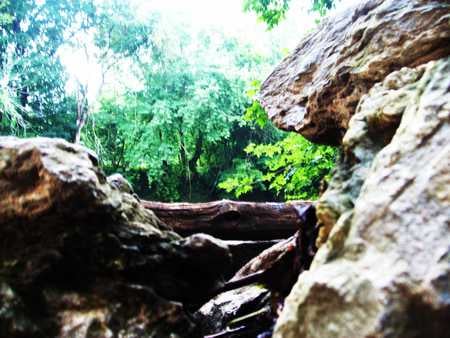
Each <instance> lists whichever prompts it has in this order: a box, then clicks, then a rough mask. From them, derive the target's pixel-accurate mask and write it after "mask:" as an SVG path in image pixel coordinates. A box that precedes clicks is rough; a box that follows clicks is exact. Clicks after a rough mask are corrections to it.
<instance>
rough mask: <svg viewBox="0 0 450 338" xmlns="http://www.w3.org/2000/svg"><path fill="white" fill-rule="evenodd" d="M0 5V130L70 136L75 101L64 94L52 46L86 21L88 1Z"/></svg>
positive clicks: (27, 1) (29, 0) (62, 77)
mask: <svg viewBox="0 0 450 338" xmlns="http://www.w3.org/2000/svg"><path fill="white" fill-rule="evenodd" d="M0 9H1V15H0V33H1V34H0V67H1V69H0V71H1V74H2V79H3V83H2V96H1V104H2V106H3V109H2V111H1V112H0V113H1V116H2V117H3V122H2V123H1V125H0V132H1V133H2V134H13V135H25V134H26V135H30V136H31V135H47V136H59V137H65V138H66V139H69V140H73V138H74V134H75V123H76V117H75V115H76V108H75V107H76V105H75V100H74V99H73V97H71V96H70V95H67V93H66V90H65V83H66V75H65V71H64V69H63V67H62V65H61V63H60V61H59V58H58V56H57V51H58V48H59V47H60V46H61V45H62V44H63V43H64V41H65V40H66V39H68V38H70V35H71V34H73V32H75V31H78V30H80V29H84V28H85V27H87V26H89V25H90V24H91V21H92V18H93V17H94V16H95V9H94V6H93V4H92V2H91V1H90V0H75V1H72V0H61V1H54V0H47V1H37V0H18V1H8V0H6V1H3V2H2V3H1V7H0ZM6 94H8V95H6ZM5 107H7V108H5ZM24 127H27V128H26V129H25V128H24Z"/></svg>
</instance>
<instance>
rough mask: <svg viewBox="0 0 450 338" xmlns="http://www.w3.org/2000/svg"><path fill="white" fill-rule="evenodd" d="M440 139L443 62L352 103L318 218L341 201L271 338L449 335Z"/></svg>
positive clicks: (447, 112) (446, 128) (449, 69)
mask: <svg viewBox="0 0 450 338" xmlns="http://www.w3.org/2000/svg"><path fill="white" fill-rule="evenodd" d="M397 126H398V128H397ZM449 135H450V58H446V59H443V60H441V61H439V62H430V63H428V64H427V65H426V66H423V67H418V68H415V69H401V70H400V71H397V72H393V73H392V74H390V75H389V76H388V77H387V78H386V79H385V81H384V82H383V83H380V84H378V85H376V86H374V88H372V90H370V91H369V93H368V94H367V95H365V96H364V97H363V98H362V100H361V102H360V103H359V106H358V109H357V112H356V114H355V115H354V116H353V118H352V119H351V120H350V123H349V129H348V131H347V133H346V135H345V136H344V141H343V143H344V154H345V155H344V159H343V160H342V162H343V163H341V165H340V168H339V170H340V172H341V173H344V174H341V175H338V176H337V178H335V180H337V181H338V182H339V183H336V182H333V183H332V184H331V187H330V190H329V191H328V192H327V193H326V196H324V197H323V199H322V201H321V203H322V204H323V205H322V208H323V209H324V210H326V209H327V204H326V203H328V206H329V205H333V202H335V200H336V196H337V197H338V198H337V199H339V198H341V200H346V201H347V203H342V202H341V201H338V202H336V204H337V205H340V206H341V209H339V211H338V212H336V210H333V211H335V212H336V213H335V214H334V215H335V222H334V224H333V227H332V228H331V233H330V235H329V237H328V239H327V240H326V242H325V244H324V245H322V246H321V248H320V249H319V251H318V253H317V255H316V257H315V258H314V261H313V263H312V267H311V269H310V270H309V271H307V272H304V273H303V274H301V275H300V277H299V280H298V281H297V284H296V285H295V286H294V288H293V291H292V292H291V294H290V295H289V296H288V298H287V300H286V304H285V309H284V311H283V312H282V315H281V317H280V319H279V321H278V323H277V327H276V333H275V337H283V338H289V337H336V338H339V337H342V338H352V337H355V338H356V337H358V338H363V337H367V338H369V337H442V336H443V333H444V332H450V299H449V297H448V294H449V292H450V227H449V226H450V184H449V183H450V146H449ZM330 196H334V197H330ZM330 200H331V201H332V202H331V203H330ZM324 213H325V214H326V212H324ZM332 214H333V213H332ZM319 219H321V214H320V213H319Z"/></svg>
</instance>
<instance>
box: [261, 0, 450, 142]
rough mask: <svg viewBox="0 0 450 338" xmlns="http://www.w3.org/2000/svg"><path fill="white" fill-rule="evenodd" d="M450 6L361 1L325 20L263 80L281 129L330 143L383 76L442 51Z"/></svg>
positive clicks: (449, 32)
mask: <svg viewBox="0 0 450 338" xmlns="http://www.w3.org/2000/svg"><path fill="white" fill-rule="evenodd" d="M449 17H450V3H449V2H448V1H443V0H409V1H399V0H384V1H383V0H367V1H360V2H359V3H358V4H357V5H355V6H354V7H352V8H349V9H346V10H343V11H341V12H339V13H337V14H336V15H335V16H333V17H330V18H329V19H328V20H326V21H325V22H324V23H323V24H322V25H321V26H320V27H319V29H318V30H317V31H315V32H313V33H311V34H309V35H308V36H306V37H305V38H304V39H303V40H302V42H301V43H300V44H299V45H298V47H297V48H296V49H295V50H294V52H293V53H292V54H291V55H290V56H288V57H287V58H286V59H285V60H284V61H283V62H282V63H281V64H280V65H279V66H278V67H277V68H276V69H275V70H274V71H273V73H272V74H271V75H270V76H269V78H268V79H267V80H266V81H265V82H264V83H263V85H262V88H261V93H260V96H259V100H260V102H261V104H262V106H263V107H264V108H265V109H266V111H267V112H268V114H269V117H270V118H271V119H272V121H273V122H274V123H275V124H276V125H277V126H278V127H279V128H281V129H284V130H288V131H297V132H299V133H300V134H302V135H303V136H305V137H306V138H308V139H310V140H312V141H314V142H318V143H324V144H332V145H336V144H339V143H340V142H341V139H342V137H343V135H344V133H345V131H346V130H347V128H348V122H349V120H350V118H351V116H352V115H353V113H354V112H355V109H356V106H357V104H358V102H359V99H360V98H361V96H363V95H364V94H366V93H367V92H368V91H369V89H370V88H372V86H373V85H374V84H375V83H377V82H379V81H381V80H383V79H384V78H385V77H386V76H387V75H388V74H389V73H391V72H392V71H394V70H398V69H400V68H402V67H404V66H408V67H415V66H417V65H420V64H423V63H426V62H428V61H430V60H437V59H439V58H442V57H444V56H446V55H450V26H449Z"/></svg>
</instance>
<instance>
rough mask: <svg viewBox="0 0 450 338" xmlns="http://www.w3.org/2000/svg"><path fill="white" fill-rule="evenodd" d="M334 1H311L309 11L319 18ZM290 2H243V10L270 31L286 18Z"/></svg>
mask: <svg viewBox="0 0 450 338" xmlns="http://www.w3.org/2000/svg"><path fill="white" fill-rule="evenodd" d="M335 1H336V0H312V3H311V10H313V11H316V12H318V13H319V14H320V15H321V16H323V15H325V13H326V11H327V10H329V9H331V8H332V7H333V4H334V2H335ZM290 2H291V0H244V10H245V11H247V12H254V13H255V14H256V15H257V16H258V19H259V20H261V21H262V22H265V23H266V24H267V27H268V28H269V29H272V28H273V27H275V26H276V25H278V24H279V23H280V21H281V20H283V19H284V18H285V17H286V13H287V12H288V10H289V5H290Z"/></svg>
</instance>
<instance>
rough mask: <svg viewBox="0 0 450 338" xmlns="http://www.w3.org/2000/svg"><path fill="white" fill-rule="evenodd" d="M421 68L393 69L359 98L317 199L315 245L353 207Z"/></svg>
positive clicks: (414, 87) (411, 94) (411, 95)
mask: <svg viewBox="0 0 450 338" xmlns="http://www.w3.org/2000/svg"><path fill="white" fill-rule="evenodd" d="M424 69H425V68H424V67H421V66H419V67H417V68H402V69H401V70H400V71H396V72H393V73H391V74H389V75H388V76H387V77H386V79H385V80H384V81H383V82H382V83H378V84H375V85H374V87H373V88H372V89H371V90H370V92H369V95H366V96H364V97H363V98H362V99H361V101H360V104H359V106H358V108H357V111H356V113H355V115H354V116H353V118H352V119H351V120H350V128H349V130H348V132H347V133H346V135H345V137H344V139H343V142H342V150H343V151H342V154H341V157H340V160H339V162H338V163H337V166H336V172H335V174H334V175H333V178H332V179H331V181H330V182H329V187H328V189H327V190H326V191H325V193H324V194H323V195H322V196H321V198H320V199H319V201H318V202H317V216H318V219H319V225H320V233H319V237H318V239H317V246H320V245H322V244H323V243H325V241H326V239H327V238H328V234H329V233H330V231H331V229H332V227H333V226H334V224H335V223H336V222H337V220H338V219H339V217H341V215H344V214H346V213H347V212H348V211H351V210H352V209H353V207H354V204H355V201H356V199H357V198H358V196H359V193H360V190H361V187H362V185H363V183H364V181H365V179H366V178H367V174H368V172H369V170H370V167H371V165H372V162H373V160H374V157H375V155H376V154H377V153H378V152H379V151H380V150H381V149H382V148H383V147H384V146H386V145H387V144H388V143H389V142H390V141H391V139H392V137H393V135H394V133H395V131H396V129H397V127H398V125H399V124H400V120H401V117H402V115H403V112H404V110H405V109H406V107H407V105H408V104H409V103H410V101H411V100H413V99H414V96H415V95H416V92H417V91H418V90H419V86H420V82H419V80H420V78H421V77H422V75H423V72H424Z"/></svg>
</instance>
